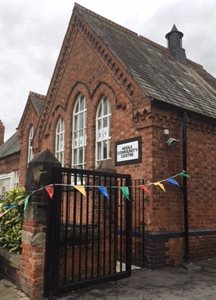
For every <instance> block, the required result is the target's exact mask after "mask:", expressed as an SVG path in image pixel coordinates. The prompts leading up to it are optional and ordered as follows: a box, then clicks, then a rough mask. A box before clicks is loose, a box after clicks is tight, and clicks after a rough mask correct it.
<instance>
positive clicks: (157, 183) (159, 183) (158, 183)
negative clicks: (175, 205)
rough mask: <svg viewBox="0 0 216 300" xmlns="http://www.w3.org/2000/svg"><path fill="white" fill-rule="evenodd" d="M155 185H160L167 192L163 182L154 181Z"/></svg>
mask: <svg viewBox="0 0 216 300" xmlns="http://www.w3.org/2000/svg"><path fill="white" fill-rule="evenodd" d="M154 185H155V186H159V187H160V188H161V189H162V190H163V191H164V192H166V190H165V187H164V185H163V184H162V183H161V182H159V181H158V182H155V183H154Z"/></svg>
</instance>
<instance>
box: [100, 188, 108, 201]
mask: <svg viewBox="0 0 216 300" xmlns="http://www.w3.org/2000/svg"><path fill="white" fill-rule="evenodd" d="M98 190H99V191H100V192H101V194H103V195H104V197H106V198H107V199H108V200H109V194H108V191H107V188H106V187H105V186H103V185H102V186H98Z"/></svg>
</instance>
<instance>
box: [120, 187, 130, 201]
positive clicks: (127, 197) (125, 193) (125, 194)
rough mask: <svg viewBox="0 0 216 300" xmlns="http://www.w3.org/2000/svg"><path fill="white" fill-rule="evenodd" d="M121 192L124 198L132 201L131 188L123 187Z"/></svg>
mask: <svg viewBox="0 0 216 300" xmlns="http://www.w3.org/2000/svg"><path fill="white" fill-rule="evenodd" d="M121 191H122V193H123V195H124V198H125V199H127V200H129V201H130V194H129V188H128V186H122V187H121Z"/></svg>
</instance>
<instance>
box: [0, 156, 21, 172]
mask: <svg viewBox="0 0 216 300" xmlns="http://www.w3.org/2000/svg"><path fill="white" fill-rule="evenodd" d="M18 169H19V153H16V154H14V155H10V156H8V157H5V158H2V159H0V173H1V174H4V173H5V174H7V173H10V172H12V171H15V170H18Z"/></svg>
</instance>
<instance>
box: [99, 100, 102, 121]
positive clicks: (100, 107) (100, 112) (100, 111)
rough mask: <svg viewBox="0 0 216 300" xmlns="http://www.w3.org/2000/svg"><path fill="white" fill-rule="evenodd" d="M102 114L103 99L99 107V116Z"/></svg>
mask: <svg viewBox="0 0 216 300" xmlns="http://www.w3.org/2000/svg"><path fill="white" fill-rule="evenodd" d="M101 116H102V101H101V102H100V104H99V107H98V117H101Z"/></svg>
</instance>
